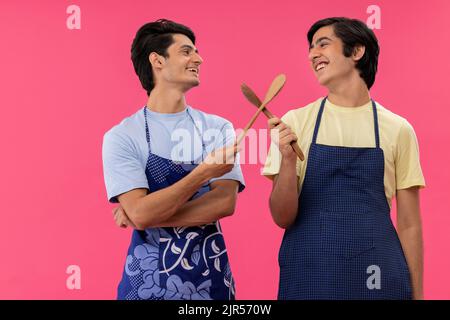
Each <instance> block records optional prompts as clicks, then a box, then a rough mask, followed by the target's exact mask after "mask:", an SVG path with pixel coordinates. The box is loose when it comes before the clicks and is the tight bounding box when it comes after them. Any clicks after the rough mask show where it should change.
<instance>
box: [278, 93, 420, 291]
mask: <svg viewBox="0 0 450 320" xmlns="http://www.w3.org/2000/svg"><path fill="white" fill-rule="evenodd" d="M325 101H326V98H325V99H323V101H322V103H321V106H320V110H319V113H318V116H317V120H316V125H315V128H314V135H313V139H312V143H311V147H310V150H309V156H308V163H307V168H306V174H305V179H304V182H303V186H302V190H301V193H300V196H299V202H298V203H299V211H298V213H297V217H296V220H295V222H294V224H293V225H292V226H291V227H290V228H289V229H287V230H286V232H285V234H284V237H283V241H282V244H281V248H280V252H279V265H280V285H279V292H278V299H283V300H285V299H358V300H360V299H411V298H412V290H411V281H410V273H409V270H408V265H407V263H406V259H405V255H404V253H403V250H402V247H401V244H400V241H399V238H398V235H397V232H396V230H395V228H394V226H393V224H392V220H391V218H390V207H389V204H388V202H387V199H386V195H385V190H384V154H383V150H382V149H381V148H380V137H379V129H378V117H377V108H376V104H375V102H374V101H373V100H372V106H373V117H374V131H375V145H376V146H375V148H373V147H364V148H360V147H339V146H328V145H323V144H318V143H316V140H317V134H318V131H319V127H320V121H321V118H322V114H323V111H324V106H325ZM355 134H357V133H355Z"/></svg>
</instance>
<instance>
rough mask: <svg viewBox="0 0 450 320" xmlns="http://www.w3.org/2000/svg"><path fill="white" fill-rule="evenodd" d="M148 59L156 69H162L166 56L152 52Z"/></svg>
mask: <svg viewBox="0 0 450 320" xmlns="http://www.w3.org/2000/svg"><path fill="white" fill-rule="evenodd" d="M148 59H149V61H150V64H151V66H152V67H153V68H155V69H161V68H162V66H163V64H164V62H165V59H164V57H163V56H161V55H159V54H157V53H156V52H152V53H150V55H149V56H148Z"/></svg>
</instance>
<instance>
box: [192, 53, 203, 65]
mask: <svg viewBox="0 0 450 320" xmlns="http://www.w3.org/2000/svg"><path fill="white" fill-rule="evenodd" d="M193 60H194V63H196V64H197V65H201V64H202V63H203V58H202V57H201V56H200V54H199V53H198V52H195V53H194V57H193Z"/></svg>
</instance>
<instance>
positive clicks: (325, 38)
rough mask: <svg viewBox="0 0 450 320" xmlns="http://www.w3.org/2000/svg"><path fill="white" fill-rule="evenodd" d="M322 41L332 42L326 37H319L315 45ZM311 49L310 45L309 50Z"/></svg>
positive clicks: (311, 45)
mask: <svg viewBox="0 0 450 320" xmlns="http://www.w3.org/2000/svg"><path fill="white" fill-rule="evenodd" d="M322 40H328V41H333V40H331V39H330V38H328V37H320V38H319V39H317V40H316V45H317V44H319V42H320V41H322ZM312 48H313V44H312V43H311V44H310V45H309V49H310V50H311V49H312Z"/></svg>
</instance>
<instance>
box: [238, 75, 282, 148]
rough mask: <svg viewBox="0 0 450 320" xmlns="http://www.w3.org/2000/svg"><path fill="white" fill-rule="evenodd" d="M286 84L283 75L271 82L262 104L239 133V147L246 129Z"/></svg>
mask: <svg viewBox="0 0 450 320" xmlns="http://www.w3.org/2000/svg"><path fill="white" fill-rule="evenodd" d="M285 82H286V76H285V75H284V74H280V75H278V76H277V77H276V78H275V79H274V80H273V81H272V84H271V85H270V87H269V90H267V93H266V97H265V98H264V102H263V103H262V104H261V105H260V106H259V108H258V111H256V112H255V114H254V115H253V117H252V118H251V119H250V121H249V122H248V124H247V125H246V126H245V128H244V131H243V132H242V133H241V135H240V136H239V138H238V140H237V145H239V144H240V143H241V141H242V139H244V137H245V135H246V134H247V131H248V129H250V127H251V126H252V125H253V123H255V121H256V118H257V117H258V116H259V114H260V113H261V111H262V110H263V109H264V107H265V106H266V104H268V103H269V102H270V101H271V100H272V99H273V98H274V97H275V96H276V95H277V94H278V92H280V90H281V88H283V86H284V83H285Z"/></svg>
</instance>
